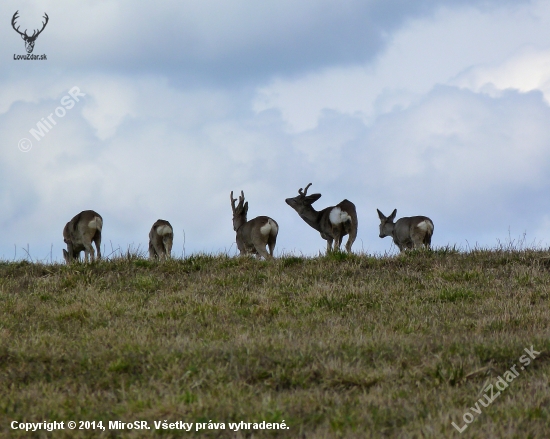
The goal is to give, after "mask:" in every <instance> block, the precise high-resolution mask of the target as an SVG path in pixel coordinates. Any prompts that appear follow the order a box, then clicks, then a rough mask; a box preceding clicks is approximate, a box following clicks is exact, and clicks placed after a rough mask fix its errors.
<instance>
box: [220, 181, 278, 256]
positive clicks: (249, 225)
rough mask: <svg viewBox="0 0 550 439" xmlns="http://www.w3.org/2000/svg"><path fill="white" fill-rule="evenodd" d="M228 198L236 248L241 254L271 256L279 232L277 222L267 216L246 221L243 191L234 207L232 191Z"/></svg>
mask: <svg viewBox="0 0 550 439" xmlns="http://www.w3.org/2000/svg"><path fill="white" fill-rule="evenodd" d="M230 199H231V208H232V209H233V230H235V232H237V248H238V249H239V251H240V252H241V255H245V254H247V253H252V254H255V255H256V257H259V256H263V257H264V258H265V259H270V258H273V249H274V248H275V243H276V242H277V234H278V233H279V225H278V224H277V222H276V221H275V220H274V219H272V218H269V217H268V216H258V217H256V218H254V219H251V220H250V221H247V220H246V214H247V213H248V201H247V202H246V203H245V202H244V192H243V191H241V195H240V196H239V204H238V205H237V207H235V201H237V200H236V199H235V198H233V191H231V195H230ZM266 245H267V246H268V247H269V253H268V252H267V251H266V250H265V246H266Z"/></svg>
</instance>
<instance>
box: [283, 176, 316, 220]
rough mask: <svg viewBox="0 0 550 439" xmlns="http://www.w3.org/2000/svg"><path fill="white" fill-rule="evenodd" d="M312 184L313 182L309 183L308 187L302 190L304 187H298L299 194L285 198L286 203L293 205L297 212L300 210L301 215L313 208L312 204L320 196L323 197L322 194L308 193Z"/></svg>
mask: <svg viewBox="0 0 550 439" xmlns="http://www.w3.org/2000/svg"><path fill="white" fill-rule="evenodd" d="M310 186H311V183H309V184H308V185H307V186H306V188H305V189H304V190H303V192H302V188H300V189H298V194H299V195H298V196H297V197H294V198H287V199H286V200H285V202H286V204H288V205H289V206H290V207H292V208H293V209H294V210H295V211H296V212H298V213H299V214H300V215H302V213H304V212H305V211H306V210H311V209H313V208H312V207H311V205H312V204H313V203H315V202H316V201H317V200H318V199H319V198H321V194H312V195H308V194H307V190H308V189H309V187H310Z"/></svg>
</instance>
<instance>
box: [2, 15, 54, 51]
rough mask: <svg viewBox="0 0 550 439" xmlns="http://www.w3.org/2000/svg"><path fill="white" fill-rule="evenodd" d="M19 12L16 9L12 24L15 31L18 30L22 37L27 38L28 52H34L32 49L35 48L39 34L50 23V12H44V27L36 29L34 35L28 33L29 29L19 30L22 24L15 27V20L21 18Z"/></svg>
mask: <svg viewBox="0 0 550 439" xmlns="http://www.w3.org/2000/svg"><path fill="white" fill-rule="evenodd" d="M18 13H19V11H15V14H13V17H12V19H11V26H12V27H13V29H14V30H15V32H17V33H18V34H19V35H21V38H23V39H24V40H25V49H26V50H27V53H32V51H33V49H34V42H35V41H36V39H37V38H38V35H40V34H41V33H42V31H43V30H44V28H45V27H46V25H47V24H48V20H49V18H48V14H46V13H45V12H44V17H43V18H45V19H46V21H44V22H43V23H42V29H40V30H37V29H36V30H34V31H33V33H32V35H31V36H29V35H27V29H25V32H20V31H19V27H20V26H17V28H16V27H15V24H16V23H15V21H16V20H17V19H18V18H19V16H18V15H17V14H18Z"/></svg>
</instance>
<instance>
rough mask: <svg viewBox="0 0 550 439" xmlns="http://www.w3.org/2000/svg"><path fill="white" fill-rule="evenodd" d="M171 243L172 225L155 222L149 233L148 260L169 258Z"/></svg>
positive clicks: (159, 221)
mask: <svg viewBox="0 0 550 439" xmlns="http://www.w3.org/2000/svg"><path fill="white" fill-rule="evenodd" d="M173 242H174V229H173V228H172V225H171V224H170V223H169V222H168V221H165V220H162V219H159V220H157V221H156V222H155V224H153V227H151V231H150V232H149V258H150V259H157V258H158V259H166V258H169V257H170V256H171V254H172V243H173Z"/></svg>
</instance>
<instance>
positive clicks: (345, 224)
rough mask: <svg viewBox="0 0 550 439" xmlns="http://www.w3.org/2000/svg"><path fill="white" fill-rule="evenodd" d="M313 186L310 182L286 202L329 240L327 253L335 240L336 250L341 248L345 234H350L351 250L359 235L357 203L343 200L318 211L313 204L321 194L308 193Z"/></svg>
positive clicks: (348, 249) (347, 246) (347, 245)
mask: <svg viewBox="0 0 550 439" xmlns="http://www.w3.org/2000/svg"><path fill="white" fill-rule="evenodd" d="M310 186H311V183H309V184H308V185H307V186H306V188H305V190H304V191H303V192H302V188H300V189H299V190H298V194H299V195H298V196H297V197H294V198H287V199H286V200H285V201H286V204H288V205H289V206H290V207H292V208H293V209H294V210H295V211H296V212H298V215H300V216H301V217H302V219H303V220H304V221H305V222H306V223H308V224H309V225H310V226H311V227H313V228H314V229H315V230H317V231H318V232H319V233H320V234H321V237H322V238H323V239H326V241H327V253H328V252H330V251H331V250H332V242H333V241H334V250H339V249H340V244H341V243H342V239H343V238H344V236H346V235H348V234H349V238H348V242H347V243H346V250H347V251H348V253H349V252H351V246H352V245H353V242H354V241H355V238H356V237H357V212H356V211H355V204H353V203H352V202H351V201H348V200H343V201H342V202H340V203H339V204H337V205H336V206H330V207H327V208H325V209H323V210H321V211H316V210H315V209H314V208H313V207H312V206H311V205H312V204H313V203H315V202H316V201H317V200H318V199H319V198H321V194H312V195H307V190H308V188H309V187H310Z"/></svg>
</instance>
